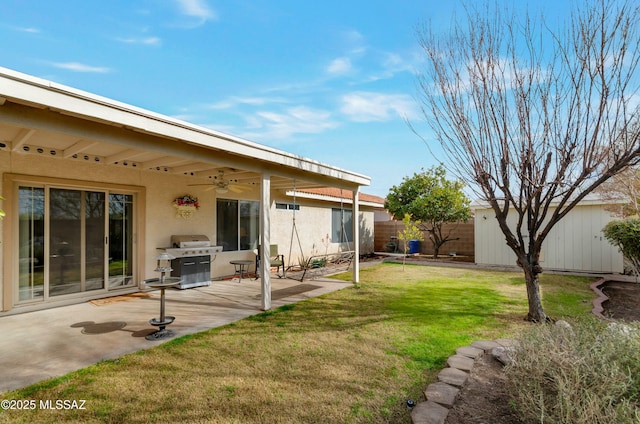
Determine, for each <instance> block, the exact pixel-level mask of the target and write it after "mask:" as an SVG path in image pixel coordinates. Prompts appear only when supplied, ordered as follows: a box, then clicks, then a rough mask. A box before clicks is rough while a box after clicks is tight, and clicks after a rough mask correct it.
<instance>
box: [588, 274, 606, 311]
mask: <svg viewBox="0 0 640 424" xmlns="http://www.w3.org/2000/svg"><path fill="white" fill-rule="evenodd" d="M607 281H610V280H607V279H606V278H601V279H599V280H598V281H595V282H593V283H591V286H589V287H590V288H591V290H592V291H593V292H594V293H595V294H596V295H597V296H598V297H597V298H596V299H594V300H593V302H592V304H593V309H591V313H592V314H593V315H595V316H597V317H598V318H602V319H604V320H607V321H610V319H609V318H607V317H605V316H604V315H602V313H603V312H604V307H603V306H602V304H603V303H604V302H606V301H607V300H609V297H608V296H607V295H606V294H604V293H603V292H602V290H600V286H602V285H604V284H605V283H606V282H607Z"/></svg>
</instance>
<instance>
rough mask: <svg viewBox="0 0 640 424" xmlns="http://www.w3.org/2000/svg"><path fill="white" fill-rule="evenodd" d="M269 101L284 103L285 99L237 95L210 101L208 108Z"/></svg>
mask: <svg viewBox="0 0 640 424" xmlns="http://www.w3.org/2000/svg"><path fill="white" fill-rule="evenodd" d="M271 103H286V100H284V99H282V98H280V97H237V96H232V97H229V98H228V99H225V100H223V101H220V102H217V103H212V104H210V105H209V106H208V108H209V109H218V110H222V109H231V108H234V107H236V106H240V105H250V106H262V105H266V104H271Z"/></svg>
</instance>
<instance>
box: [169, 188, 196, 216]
mask: <svg viewBox="0 0 640 424" xmlns="http://www.w3.org/2000/svg"><path fill="white" fill-rule="evenodd" d="M173 207H174V208H176V218H183V219H190V218H191V217H192V216H193V214H194V213H195V211H196V210H197V209H198V208H199V207H200V204H199V203H198V198H197V197H193V196H192V195H190V194H185V195H184V196H180V197H176V198H175V199H174V200H173Z"/></svg>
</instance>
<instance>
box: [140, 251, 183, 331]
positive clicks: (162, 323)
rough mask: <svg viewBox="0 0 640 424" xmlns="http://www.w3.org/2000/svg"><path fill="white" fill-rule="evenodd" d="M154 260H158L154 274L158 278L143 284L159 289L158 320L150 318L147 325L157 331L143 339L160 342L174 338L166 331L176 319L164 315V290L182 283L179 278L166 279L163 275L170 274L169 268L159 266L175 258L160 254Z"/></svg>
mask: <svg viewBox="0 0 640 424" xmlns="http://www.w3.org/2000/svg"><path fill="white" fill-rule="evenodd" d="M156 259H157V260H158V267H157V268H156V272H159V273H160V278H151V279H149V280H145V281H144V284H146V285H147V286H149V287H151V288H154V289H160V318H152V319H150V320H149V324H151V325H153V326H156V327H158V330H157V331H154V332H153V333H151V334H149V335H148V336H146V337H145V338H146V339H147V340H162V339H167V338H169V337H173V336H175V333H174V332H173V331H171V330H167V329H166V327H167V325H169V324H171V323H172V322H173V321H174V320H175V319H176V317H172V316H166V315H165V313H164V311H165V308H164V299H165V296H164V290H165V289H166V288H168V287H176V286H177V285H179V284H180V283H181V282H182V280H181V279H180V278H179V277H166V276H165V274H167V273H170V272H171V267H170V266H161V262H163V261H171V260H172V259H175V257H173V256H172V255H169V254H167V253H162V254H160V255H158V256H156Z"/></svg>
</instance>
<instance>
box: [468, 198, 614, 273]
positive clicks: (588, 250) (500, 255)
mask: <svg viewBox="0 0 640 424" xmlns="http://www.w3.org/2000/svg"><path fill="white" fill-rule="evenodd" d="M611 205H612V202H611V201H607V200H603V199H600V198H596V197H587V199H585V200H584V201H582V202H581V203H580V204H579V205H578V206H576V207H575V208H574V209H573V210H572V211H571V212H569V214H568V215H567V216H566V217H565V218H564V219H562V220H561V221H560V222H559V223H557V224H556V225H555V227H554V228H553V229H552V230H551V233H550V234H549V236H547V238H546V240H545V241H544V244H543V247H542V255H541V262H542V267H543V268H544V269H545V270H554V271H578V272H593V273H622V272H624V261H623V256H622V253H621V252H620V251H619V250H618V248H617V247H615V246H613V245H611V244H610V243H609V242H608V241H607V239H606V238H605V237H604V234H603V232H602V229H603V228H604V226H605V225H606V224H607V223H608V222H609V221H612V220H615V219H619V217H617V216H616V215H615V214H614V213H613V212H611V211H610V210H609V209H610V208H609V207H608V206H611ZM472 207H473V209H474V210H475V259H476V263H477V264H482V265H501V266H515V265H516V256H515V254H514V253H513V251H512V250H511V249H510V248H509V246H507V244H506V241H505V237H504V235H503V234H502V231H501V230H500V227H499V226H498V221H497V220H496V218H495V214H494V212H493V210H492V209H491V208H490V207H489V206H488V204H481V203H476V204H474V205H472ZM515 220H516V214H515V213H513V214H510V215H509V225H511V226H515Z"/></svg>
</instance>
